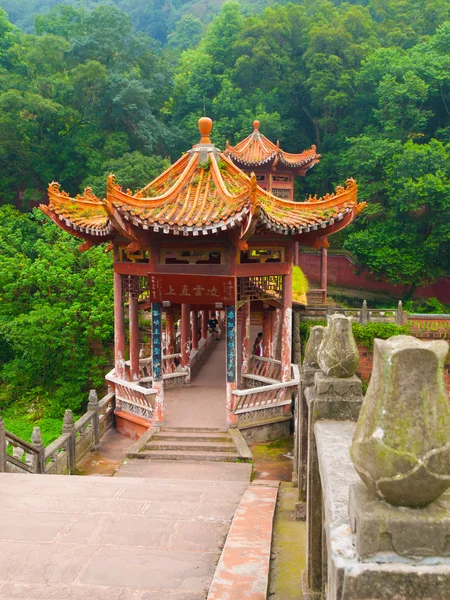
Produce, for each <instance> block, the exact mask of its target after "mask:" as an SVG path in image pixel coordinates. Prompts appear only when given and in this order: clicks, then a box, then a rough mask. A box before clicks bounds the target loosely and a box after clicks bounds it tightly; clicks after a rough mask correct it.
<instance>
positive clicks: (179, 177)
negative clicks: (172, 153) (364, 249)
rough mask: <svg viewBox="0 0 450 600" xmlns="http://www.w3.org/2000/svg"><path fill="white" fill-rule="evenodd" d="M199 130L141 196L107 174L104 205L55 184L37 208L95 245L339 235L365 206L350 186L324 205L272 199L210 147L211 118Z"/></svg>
mask: <svg viewBox="0 0 450 600" xmlns="http://www.w3.org/2000/svg"><path fill="white" fill-rule="evenodd" d="M199 129H200V133H201V136H202V137H201V140H200V142H199V143H198V144H197V145H195V146H194V147H193V148H192V149H191V150H189V151H188V152H186V154H184V155H183V156H182V157H181V158H180V159H179V160H178V161H177V162H175V163H174V164H173V165H171V166H170V167H169V168H168V169H167V170H166V171H164V173H162V174H161V175H159V177H157V178H156V179H155V180H154V181H152V182H151V183H149V184H148V185H146V186H145V187H144V188H142V189H141V190H138V191H137V192H135V193H133V192H132V191H131V190H123V189H122V188H121V187H120V185H119V184H118V182H117V181H116V178H115V176H114V175H113V174H111V175H109V176H108V178H107V184H106V198H105V199H102V200H100V199H98V198H96V197H95V196H94V195H93V194H92V191H91V190H90V189H89V188H87V189H86V190H85V192H84V195H83V196H77V197H76V198H70V197H69V196H68V194H66V193H65V192H62V191H60V187H59V184H57V183H54V182H53V183H51V184H50V186H49V189H48V195H49V205H48V206H41V209H42V210H43V211H44V212H45V213H46V214H47V215H48V216H49V217H50V218H52V219H53V220H54V221H55V222H56V223H57V224H58V225H60V226H62V227H63V228H64V229H66V230H67V231H70V232H71V233H73V234H74V235H77V236H78V237H81V238H83V239H85V240H88V242H89V245H92V244H98V243H102V242H103V241H105V240H106V239H113V238H114V237H115V236H117V235H119V236H124V237H126V238H127V239H130V240H132V241H133V240H137V238H139V240H141V241H142V235H141V234H138V232H139V231H141V232H147V235H149V234H155V233H158V234H168V235H184V236H200V235H211V234H216V233H217V232H219V231H227V230H234V231H237V232H238V233H239V236H238V237H239V238H240V239H243V240H245V239H249V237H251V235H253V233H255V232H263V231H268V232H270V231H272V232H276V233H279V234H284V235H295V236H299V235H302V237H303V236H305V235H307V234H309V233H310V232H314V231H317V232H318V234H320V237H323V236H325V235H327V234H328V233H333V231H334V230H337V229H339V228H342V227H339V226H337V224H338V223H339V222H340V221H342V226H345V225H347V224H348V222H350V221H351V220H353V218H354V217H355V216H356V215H357V214H358V212H360V210H361V209H362V208H363V207H364V204H363V203H362V204H357V185H356V182H355V181H354V180H353V179H349V180H347V182H346V185H345V187H338V188H337V189H336V192H335V193H334V194H331V195H327V196H325V197H324V198H319V199H317V198H315V197H314V198H311V197H310V198H308V199H307V200H306V201H305V202H291V201H287V200H282V199H280V198H277V197H276V196H274V195H272V194H271V193H269V192H267V191H265V190H263V189H262V188H260V187H258V186H257V183H256V177H255V175H254V174H251V175H250V176H247V175H246V174H245V173H243V172H242V171H241V170H240V169H239V168H238V167H237V166H236V165H235V164H234V163H233V162H232V161H231V159H230V157H229V156H227V155H226V154H225V153H222V152H220V150H218V149H217V148H215V147H214V145H213V144H212V142H211V139H210V137H209V136H210V132H211V129H212V121H211V120H210V119H208V118H207V117H203V118H202V119H200V121H199ZM333 226H334V227H333ZM309 237H311V236H309ZM305 240H306V238H305ZM141 241H140V242H139V243H141Z"/></svg>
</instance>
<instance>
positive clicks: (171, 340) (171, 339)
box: [166, 308, 175, 354]
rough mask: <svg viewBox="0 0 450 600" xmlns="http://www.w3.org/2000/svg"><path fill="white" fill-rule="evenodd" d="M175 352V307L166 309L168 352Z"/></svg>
mask: <svg viewBox="0 0 450 600" xmlns="http://www.w3.org/2000/svg"><path fill="white" fill-rule="evenodd" d="M174 352H175V332H174V323H173V308H168V309H167V310H166V354H174Z"/></svg>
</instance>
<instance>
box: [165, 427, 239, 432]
mask: <svg viewBox="0 0 450 600" xmlns="http://www.w3.org/2000/svg"><path fill="white" fill-rule="evenodd" d="M161 432H162V433H166V432H168V433H169V432H170V433H173V432H176V433H206V434H209V433H226V434H228V429H223V428H221V427H161V429H160V432H159V433H161Z"/></svg>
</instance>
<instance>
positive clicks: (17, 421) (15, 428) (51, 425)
mask: <svg viewBox="0 0 450 600" xmlns="http://www.w3.org/2000/svg"><path fill="white" fill-rule="evenodd" d="M3 420H4V422H5V428H6V429H7V430H8V431H10V432H11V433H14V434H15V435H17V436H18V437H20V438H22V439H23V440H25V441H26V442H31V434H32V432H33V427H40V428H41V433H42V440H43V442H44V445H45V446H48V445H49V444H51V442H53V441H54V440H56V438H57V437H59V436H60V435H61V430H62V425H63V421H62V419H50V418H45V419H41V420H39V421H36V422H34V423H33V422H31V421H27V420H26V418H25V417H22V418H8V417H4V419H3Z"/></svg>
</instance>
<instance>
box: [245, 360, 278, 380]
mask: <svg viewBox="0 0 450 600" xmlns="http://www.w3.org/2000/svg"><path fill="white" fill-rule="evenodd" d="M243 376H244V377H245V378H246V379H247V380H249V381H250V380H251V379H254V380H255V381H258V379H259V380H260V381H262V380H261V378H265V379H271V380H273V381H272V382H268V383H274V382H277V381H281V361H280V360H275V359H273V358H265V357H264V356H255V355H254V354H252V356H251V357H250V361H249V366H248V371H247V373H244V374H243Z"/></svg>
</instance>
